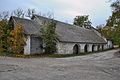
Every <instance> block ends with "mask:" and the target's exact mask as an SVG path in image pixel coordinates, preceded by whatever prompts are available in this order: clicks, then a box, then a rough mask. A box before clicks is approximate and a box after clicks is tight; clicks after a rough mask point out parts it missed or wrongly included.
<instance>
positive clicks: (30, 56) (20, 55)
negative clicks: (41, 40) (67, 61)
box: [0, 49, 112, 58]
mask: <svg viewBox="0 0 120 80" xmlns="http://www.w3.org/2000/svg"><path fill="white" fill-rule="evenodd" d="M108 50H112V49H107V50H104V51H108ZM104 51H97V52H90V53H79V54H44V53H43V54H34V55H24V54H12V53H7V52H6V53H0V56H4V57H17V58H44V57H50V58H65V57H74V56H83V55H90V54H95V53H96V54H97V53H99V52H104Z"/></svg>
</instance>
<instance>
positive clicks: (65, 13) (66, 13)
mask: <svg viewBox="0 0 120 80" xmlns="http://www.w3.org/2000/svg"><path fill="white" fill-rule="evenodd" d="M108 1H109V0H0V11H12V10H15V9H17V8H22V9H27V8H32V9H36V11H37V12H41V13H47V12H53V13H54V17H55V19H57V20H60V21H63V22H68V23H71V24H72V22H73V19H74V17H75V16H77V15H89V19H90V20H91V22H92V24H93V26H96V25H99V24H105V23H106V19H107V18H108V17H109V16H110V15H111V8H110V2H108Z"/></svg>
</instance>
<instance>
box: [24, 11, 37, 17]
mask: <svg viewBox="0 0 120 80" xmlns="http://www.w3.org/2000/svg"><path fill="white" fill-rule="evenodd" d="M35 13H36V11H35V9H28V10H27V13H26V17H29V18H32V16H33V14H35Z"/></svg>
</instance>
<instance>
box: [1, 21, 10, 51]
mask: <svg viewBox="0 0 120 80" xmlns="http://www.w3.org/2000/svg"><path fill="white" fill-rule="evenodd" d="M11 30H12V26H11V23H9V22H8V21H7V20H1V21H0V48H1V51H4V52H6V51H7V52H8V50H9V49H8V48H9V43H8V39H9V36H10V32H11Z"/></svg>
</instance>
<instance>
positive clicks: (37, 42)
mask: <svg viewBox="0 0 120 80" xmlns="http://www.w3.org/2000/svg"><path fill="white" fill-rule="evenodd" d="M50 20H51V19H49V18H45V17H42V16H38V15H33V17H32V19H31V20H28V19H22V18H17V17H13V16H12V17H11V18H10V21H11V22H12V23H13V26H14V27H15V26H16V24H17V23H20V24H22V25H23V28H24V31H25V34H26V35H27V41H26V45H25V47H24V54H35V53H42V52H43V51H44V49H43V47H42V46H43V42H42V39H41V33H40V30H41V26H42V23H43V22H45V21H50ZM55 22H56V33H57V35H58V41H57V45H56V47H57V52H56V53H57V54H72V53H75V54H78V53H84V52H95V51H102V50H104V49H107V48H108V47H107V41H106V39H105V38H104V37H102V36H101V34H100V33H99V32H98V31H97V30H96V29H94V28H89V29H86V28H82V27H79V26H75V25H71V24H67V23H64V22H60V21H57V20H55Z"/></svg>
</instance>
